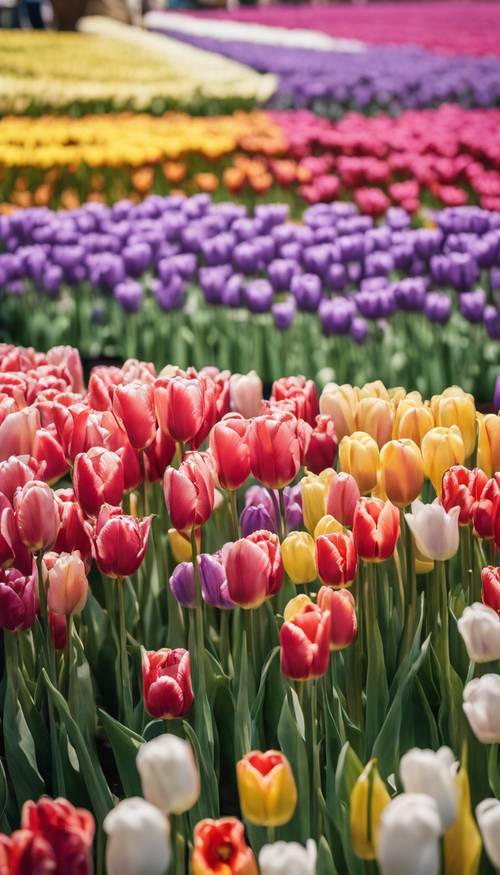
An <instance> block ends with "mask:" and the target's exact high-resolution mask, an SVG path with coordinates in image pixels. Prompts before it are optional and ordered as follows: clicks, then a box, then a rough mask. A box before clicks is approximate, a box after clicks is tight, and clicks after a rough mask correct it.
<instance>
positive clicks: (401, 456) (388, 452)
mask: <svg viewBox="0 0 500 875" xmlns="http://www.w3.org/2000/svg"><path fill="white" fill-rule="evenodd" d="M423 485H424V465H423V461H422V454H421V452H420V450H419V448H418V447H417V445H416V444H415V443H414V442H413V441H411V440H408V439H407V438H404V439H401V440H395V441H388V442H387V443H386V444H385V446H384V447H382V449H381V451H380V480H379V486H380V487H381V488H382V490H383V492H384V494H385V495H386V496H387V498H388V499H389V501H392V503H393V504H395V505H396V506H397V507H405V506H406V505H407V504H411V502H412V501H415V499H416V498H418V496H419V495H420V492H421V491H422V487H423Z"/></svg>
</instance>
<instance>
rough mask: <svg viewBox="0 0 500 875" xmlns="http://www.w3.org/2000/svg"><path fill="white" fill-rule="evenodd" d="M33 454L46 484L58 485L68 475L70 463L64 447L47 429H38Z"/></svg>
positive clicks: (32, 449)
mask: <svg viewBox="0 0 500 875" xmlns="http://www.w3.org/2000/svg"><path fill="white" fill-rule="evenodd" d="M31 452H32V454H33V459H34V460H35V461H36V462H37V464H38V467H39V472H40V475H41V478H43V480H44V482H45V483H50V484H52V483H56V482H57V480H60V478H61V477H64V475H65V474H66V473H67V471H68V463H67V462H66V459H65V457H64V453H63V451H62V447H61V445H60V443H59V442H58V441H57V440H56V438H55V437H54V435H53V434H52V432H50V431H49V430H48V429H47V428H39V429H38V431H37V433H36V434H35V438H34V440H33V446H32V448H31Z"/></svg>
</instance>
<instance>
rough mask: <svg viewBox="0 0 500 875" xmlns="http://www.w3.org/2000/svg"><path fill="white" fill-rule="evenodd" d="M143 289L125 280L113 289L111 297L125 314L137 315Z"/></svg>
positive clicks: (133, 281) (132, 281)
mask: <svg viewBox="0 0 500 875" xmlns="http://www.w3.org/2000/svg"><path fill="white" fill-rule="evenodd" d="M142 294H143V289H142V286H141V285H140V283H137V282H135V280H131V279H126V280H124V281H123V282H122V283H118V285H117V286H115V288H114V289H113V297H114V299H115V301H118V303H119V304H120V306H121V307H122V308H123V309H124V310H125V312H126V313H137V311H138V310H139V309H140V306H141V302H142Z"/></svg>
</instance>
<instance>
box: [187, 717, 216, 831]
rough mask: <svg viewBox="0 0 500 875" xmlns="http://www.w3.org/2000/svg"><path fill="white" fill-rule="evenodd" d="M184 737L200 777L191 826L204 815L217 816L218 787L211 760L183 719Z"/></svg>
mask: <svg viewBox="0 0 500 875" xmlns="http://www.w3.org/2000/svg"><path fill="white" fill-rule="evenodd" d="M182 726H183V728H184V732H185V734H186V739H187V740H188V741H189V742H190V743H191V746H192V748H193V751H194V754H195V756H196V761H197V763H198V768H199V770H200V778H201V793H200V798H199V799H198V802H197V803H196V805H195V806H194V807H193V808H192V809H191V811H190V813H189V814H190V820H191V822H192V824H193V826H194V825H195V824H196V823H198V821H199V820H202V819H203V818H204V817H217V816H218V814H219V787H218V781H217V775H216V774H215V770H214V767H213V763H212V761H211V760H210V759H209V758H208V757H206V756H203V753H202V749H201V746H200V743H199V741H198V738H197V735H196V733H195V731H194V729H193V727H192V726H191V725H190V724H189V723H188V722H187V720H184V721H183V723H182Z"/></svg>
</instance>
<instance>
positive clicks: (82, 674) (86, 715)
mask: <svg viewBox="0 0 500 875" xmlns="http://www.w3.org/2000/svg"><path fill="white" fill-rule="evenodd" d="M72 644H73V653H72V658H71V661H70V669H69V690H68V706H69V709H70V712H71V714H72V715H73V717H74V719H75V721H76V723H77V724H78V726H79V727H80V729H81V730H82V733H83V735H84V736H85V739H86V740H87V741H88V742H91V741H92V739H93V738H94V736H95V727H96V706H95V696H94V686H93V683H92V675H91V673H90V667H89V664H88V662H87V658H86V656H85V651H84V649H83V644H82V642H81V640H80V637H79V635H78V633H77V631H76V629H73V634H72Z"/></svg>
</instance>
